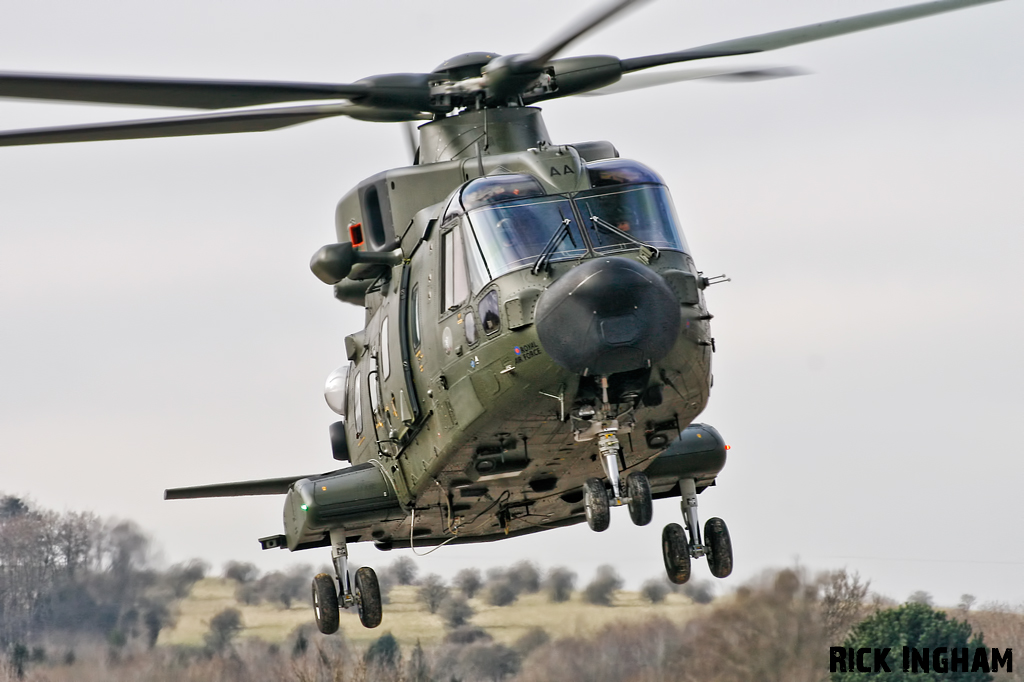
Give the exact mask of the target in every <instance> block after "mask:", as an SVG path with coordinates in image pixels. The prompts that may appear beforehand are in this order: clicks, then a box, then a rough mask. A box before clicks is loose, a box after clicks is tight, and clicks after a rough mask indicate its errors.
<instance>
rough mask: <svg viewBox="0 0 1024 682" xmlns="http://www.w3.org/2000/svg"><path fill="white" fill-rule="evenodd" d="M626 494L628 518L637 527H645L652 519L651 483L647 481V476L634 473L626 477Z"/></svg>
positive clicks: (638, 472)
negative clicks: (627, 496)
mask: <svg viewBox="0 0 1024 682" xmlns="http://www.w3.org/2000/svg"><path fill="white" fill-rule="evenodd" d="M626 494H627V495H629V518H631V519H633V523H635V524H636V525H638V526H646V525H647V524H648V523H650V522H651V519H652V518H653V517H654V503H653V502H652V501H651V482H650V481H648V480H647V474H645V473H644V472H642V471H634V472H633V473H631V474H630V475H629V476H626Z"/></svg>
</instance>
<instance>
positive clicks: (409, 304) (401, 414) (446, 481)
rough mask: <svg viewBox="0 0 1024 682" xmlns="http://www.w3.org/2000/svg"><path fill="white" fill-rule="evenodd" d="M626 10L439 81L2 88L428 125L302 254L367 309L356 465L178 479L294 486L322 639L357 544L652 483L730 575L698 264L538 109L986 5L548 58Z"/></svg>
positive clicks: (268, 119)
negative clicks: (275, 475) (312, 563)
mask: <svg viewBox="0 0 1024 682" xmlns="http://www.w3.org/2000/svg"><path fill="white" fill-rule="evenodd" d="M628 4H630V3H618V4H616V5H614V6H613V7H612V9H610V10H608V11H607V12H606V13H605V14H603V15H598V17H597V18H596V19H594V20H592V22H591V23H590V24H588V25H586V26H585V27H584V28H580V27H577V28H576V29H574V31H572V32H570V33H569V35H568V37H564V36H563V37H560V38H559V40H556V41H553V42H552V44H551V45H548V46H546V47H545V48H542V49H541V50H538V51H537V52H536V53H533V54H532V55H525V56H523V55H519V56H513V57H510V58H500V57H496V56H495V55H492V54H490V53H470V54H468V55H461V56H460V57H457V58H453V59H451V60H449V61H448V62H446V63H445V64H442V65H441V66H440V67H439V68H438V69H435V71H433V72H431V73H430V74H414V75H409V74H400V75H395V76H394V77H390V76H388V77H383V76H382V77H373V78H370V79H366V80H365V81H361V82H357V83H356V84H353V85H352V86H314V85H309V84H305V85H297V86H292V85H290V84H254V83H247V84H235V85H237V86H238V87H237V88H232V87H230V86H231V85H232V84H227V83H209V82H207V83H195V82H192V83H187V82H182V81H175V82H168V81H163V82H157V81H153V80H143V79H136V80H134V81H128V80H118V79H86V78H77V77H65V78H61V77H52V78H47V77H42V76H26V77H19V76H18V75H5V76H4V77H3V79H0V82H2V83H3V85H2V87H3V88H5V90H4V91H3V93H2V94H4V95H5V96H23V97H33V98H50V99H75V100H82V101H102V102H122V103H124V102H135V103H138V102H143V103H149V104H159V105H163V106H185V107H194V108H213V109H218V108H224V107H228V106H247V105H254V104H266V103H268V102H277V101H287V100H288V99H289V98H293V99H297V100H299V101H306V100H309V99H314V98H317V99H319V98H322V99H330V100H333V99H338V98H347V100H348V101H347V102H346V103H343V104H336V105H335V104H328V105H312V106H310V105H298V106H294V107H290V108H287V109H277V110H269V109H260V110H253V111H248V112H247V111H244V110H234V111H230V112H227V113H217V114H211V115H200V116H186V117H179V118H177V119H172V120H165V121H150V122H139V123H136V124H111V125H109V126H83V127H77V128H70V129H63V130H50V131H29V132H21V133H18V132H15V133H12V134H9V135H8V136H6V137H4V138H3V139H2V141H0V144H30V143H42V142H65V141H80V140H87V139H121V138H125V137H145V136H156V135H159V136H166V135H168V134H170V135H179V134H205V133H212V132H241V131H245V130H257V129H270V128H274V127H282V126H283V125H291V124H294V123H297V122H302V121H305V120H311V119H313V118H321V117H326V116H334V115H348V116H352V117H354V118H360V119H364V120H383V121H394V120H409V119H412V120H419V119H421V118H424V117H425V114H426V117H429V118H432V119H433V120H432V121H431V122H430V123H427V124H426V125H424V126H422V127H421V128H420V130H419V134H420V143H419V150H420V158H419V159H418V160H417V163H416V164H414V165H413V166H411V167H408V168H404V169H395V170H393V171H388V172H387V173H384V174H381V175H380V176H374V177H372V178H370V179H368V180H367V181H365V182H364V183H361V184H360V185H359V187H357V188H356V189H354V190H353V191H352V192H350V193H349V194H348V195H346V197H345V198H343V199H342V201H341V203H340V204H339V207H338V214H337V230H338V234H337V242H336V243H334V244H331V245H328V246H327V247H325V248H324V249H322V250H321V251H320V252H318V253H317V254H316V255H315V256H314V259H313V263H312V268H313V270H314V273H315V274H316V275H317V276H318V277H319V278H320V279H321V280H323V281H325V283H327V284H329V285H331V286H333V287H334V293H335V296H336V297H337V298H339V299H340V300H342V301H345V302H348V303H354V304H357V305H361V306H364V307H365V308H366V310H367V327H366V329H365V330H364V331H363V332H362V333H357V334H353V335H350V336H349V337H348V338H346V342H345V343H346V350H347V351H348V354H349V358H350V360H351V362H352V364H351V366H348V367H346V368H342V369H341V370H339V371H338V372H336V373H335V374H333V375H332V376H331V377H330V379H329V380H328V391H327V393H328V402H329V404H330V405H331V407H332V408H334V409H335V410H336V411H338V412H339V413H340V414H341V416H342V420H341V421H339V422H338V423H337V424H336V425H335V426H334V427H332V433H331V435H332V446H333V451H334V456H335V458H336V459H338V460H341V461H350V462H352V463H353V464H354V466H352V467H348V468H345V469H341V470H339V471H337V472H331V473H330V474H326V475H323V476H312V477H309V476H305V477H291V478H287V479H274V480H269V481H259V482H244V483H236V484H225V485H222V486H202V487H199V488H190V489H177V490H171V491H168V495H167V496H168V497H169V498H181V497H202V496H211V495H240V494H261V493H262V494H286V495H287V498H286V511H285V516H286V524H285V525H286V532H285V533H284V535H283V536H280V535H278V536H270V537H268V538H264V539H263V540H262V542H263V544H264V546H265V547H267V548H271V547H280V546H285V547H287V548H288V549H291V550H293V551H294V550H298V549H306V548H309V547H316V546H327V545H330V546H332V554H333V558H334V560H335V566H336V572H337V575H336V576H335V577H333V578H332V577H331V576H326V579H324V578H323V577H321V576H318V578H317V581H316V582H315V583H314V595H315V597H316V604H317V606H316V614H317V622H318V625H320V627H321V629H322V630H324V631H327V630H329V629H330V627H331V622H332V615H331V613H332V610H333V612H334V613H335V614H336V612H337V608H336V607H335V606H334V604H335V601H338V602H340V604H341V605H344V606H346V607H350V606H356V607H358V609H359V611H360V617H361V618H362V620H363V623H364V624H365V625H368V626H371V627H372V626H373V625H375V624H377V623H379V622H380V608H379V597H378V596H377V592H376V587H375V585H376V580H375V578H374V576H373V574H372V571H371V570H370V569H361V570H360V572H357V573H356V574H355V576H354V579H353V577H350V576H349V575H348V571H347V567H346V557H347V549H346V544H347V543H348V542H356V541H364V540H365V541H372V542H374V544H376V545H377V546H378V547H380V548H381V549H388V548H391V547H401V546H411V545H413V544H414V543H415V544H416V545H430V544H441V543H443V542H456V543H461V542H473V541H480V540H490V539H500V538H502V537H508V536H513V535H516V534H521V533H526V532H536V531H537V530H542V529H545V528H550V527H558V526H559V525H566V524H569V523H578V522H583V521H584V520H586V521H587V522H588V524H589V525H590V526H591V528H592V529H594V530H596V531H600V530H603V527H607V522H608V519H609V508H610V507H612V506H627V507H628V508H629V511H630V515H631V517H632V519H633V521H634V522H635V523H638V524H641V525H642V523H646V522H649V520H650V519H649V516H650V499H651V498H653V497H659V496H674V495H679V496H682V497H683V504H684V510H685V511H684V516H685V525H686V528H685V529H683V528H681V527H680V526H679V525H678V524H670V526H669V527H667V528H666V533H665V537H666V539H665V540H664V541H663V551H664V555H665V561H666V567H667V568H668V570H669V574H670V577H673V578H674V579H676V580H677V581H685V579H686V577H685V576H688V573H689V561H690V559H691V558H697V557H700V556H705V555H706V556H707V557H708V559H709V564H710V565H711V566H712V573H714V574H716V575H718V574H725V575H727V574H728V570H731V546H730V545H729V542H728V531H727V530H726V528H725V525H724V522H722V523H719V522H718V520H713V521H716V523H714V524H712V523H711V522H710V521H709V522H708V525H706V526H705V529H704V531H705V532H704V536H703V539H702V538H701V535H700V530H701V529H700V525H699V523H698V521H697V515H696V507H695V501H696V493H697V492H698V491H700V490H703V489H704V488H705V487H706V486H709V485H711V484H713V483H714V477H715V476H716V475H717V473H718V472H719V471H720V470H721V468H722V466H724V457H725V445H724V441H723V440H722V439H721V437H720V436H719V435H718V434H717V432H715V431H714V430H713V429H712V428H711V427H706V426H698V425H694V424H693V423H692V422H693V420H694V419H695V418H696V416H697V415H698V414H699V413H700V412H701V410H703V407H704V405H705V404H706V401H707V396H708V392H709V390H710V383H711V382H710V377H711V374H710V355H711V352H712V351H713V350H714V347H713V340H712V339H711V337H710V329H709V324H708V323H709V320H710V314H709V313H708V312H707V306H706V304H705V301H704V294H703V292H704V290H705V289H706V287H707V286H709V285H710V284H712V283H713V282H714V280H712V279H711V278H705V277H704V276H703V275H702V274H700V273H698V271H697V270H696V267H695V265H694V263H693V261H692V257H691V255H690V253H689V249H688V248H687V247H686V244H685V241H683V238H682V234H681V233H680V232H679V230H678V229H677V225H676V221H675V219H674V217H673V212H672V209H671V201H670V199H669V197H668V194H667V190H665V189H664V186H663V183H661V182H660V180H659V178H658V176H657V175H656V174H655V173H654V172H653V171H651V170H650V169H647V168H646V167H644V166H643V165H641V164H638V163H636V162H629V161H624V160H621V159H619V158H618V154H617V152H616V151H615V149H614V147H613V146H612V145H611V144H609V143H582V144H571V145H556V144H554V143H552V142H551V141H550V140H549V139H548V137H547V133H546V131H545V129H544V127H543V121H542V120H541V118H540V114H539V112H538V111H537V110H536V109H535V108H532V107H531V105H533V104H535V103H538V102H542V101H546V100H547V99H555V98H558V97H564V96H569V95H574V94H585V93H587V92H589V91H596V90H599V89H600V88H602V87H606V86H608V85H610V84H611V83H613V82H615V81H617V80H618V78H619V76H620V75H621V73H626V74H628V73H632V72H633V71H643V70H646V69H647V68H652V67H655V66H661V65H666V64H671V63H676V62H682V61H689V60H693V59H708V58H712V57H717V56H726V55H729V54H739V53H746V52H751V51H761V50H765V49H773V48H774V47H783V46H786V45H790V44H796V42H804V41H806V40H813V39H819V38H824V37H829V36H831V35H839V34H840V33H843V32H850V31H852V30H861V29H863V28H870V27H873V26H878V25H884V24H886V23H893V22H895V21H902V20H905V19H909V18H916V17H917V16H925V15H927V14H931V13H937V12H940V11H947V10H950V9H957V8H960V7H963V6H966V5H969V4H978V3H962V2H959V3H950V2H940V3H928V4H926V5H921V6H916V7H917V8H918V9H916V10H914V11H909V9H910V8H903V9H901V10H891V11H888V12H881V13H876V14H873V15H867V16H866V17H859V18H858V17H855V18H852V19H848V20H843V21H846V22H849V23H846V24H843V23H842V21H840V22H836V23H834V24H831V25H827V26H828V28H821V29H820V30H819V31H818V32H817V33H815V32H814V31H811V30H810V27H804V28H802V29H793V30H791V32H786V31H783V32H780V34H783V35H779V34H769V36H770V37H769V36H757V37H754V38H751V39H741V40H740V41H729V42H728V43H724V44H716V45H712V46H705V47H704V48H696V49H695V50H686V51H682V52H680V53H672V54H671V55H658V56H655V57H657V58H655V57H650V58H635V59H633V60H630V59H624V60H619V59H617V58H608V57H593V58H570V59H554V55H555V54H557V53H558V51H560V50H561V49H562V48H563V47H564V46H565V44H567V43H568V41H569V40H571V39H572V38H574V37H575V36H576V35H578V34H581V33H582V32H583V31H585V30H590V28H592V27H593V26H596V25H597V24H598V23H600V22H601V21H603V20H605V19H607V18H609V17H610V16H612V15H613V14H614V13H615V12H617V11H620V10H621V9H622V8H624V7H625V6H626V5H628ZM867 17H872V18H871V19H868V18H867ZM757 39H760V40H761V42H760V43H758V40H757ZM619 72H621V73H619ZM55 92H56V93H57V94H60V95H61V96H59V97H58V96H55ZM275 98H276V99H275ZM650 273H655V274H656V275H657V277H654V276H652V275H651V274H650ZM622 290H624V291H622ZM610 292H614V294H615V295H614V296H612V295H610ZM574 306H576V307H574ZM588 310H589V311H591V312H589V313H588V312H587V311H588ZM709 446H710V447H709ZM321 493H323V494H321ZM709 528H710V532H709ZM670 529H671V530H670ZM720 577H721V576H720ZM353 582H354V585H353ZM332 589H333V590H334V592H333V594H334V596H333V597H332ZM338 595H340V596H338ZM333 618H334V620H336V617H333Z"/></svg>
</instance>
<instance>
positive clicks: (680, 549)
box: [661, 523, 690, 585]
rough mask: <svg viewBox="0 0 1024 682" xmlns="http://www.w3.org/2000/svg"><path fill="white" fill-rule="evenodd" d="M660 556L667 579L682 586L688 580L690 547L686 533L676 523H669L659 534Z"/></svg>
mask: <svg viewBox="0 0 1024 682" xmlns="http://www.w3.org/2000/svg"><path fill="white" fill-rule="evenodd" d="M661 555H662V558H663V559H665V572H666V573H668V579H669V580H671V581H672V582H674V583H675V584H676V585H682V584H683V583H685V582H686V581H687V580H689V579H690V547H689V544H688V543H687V542H686V533H685V532H684V531H683V527H682V526H680V525H679V524H678V523H670V524H668V525H667V526H665V530H663V531H662V532H661Z"/></svg>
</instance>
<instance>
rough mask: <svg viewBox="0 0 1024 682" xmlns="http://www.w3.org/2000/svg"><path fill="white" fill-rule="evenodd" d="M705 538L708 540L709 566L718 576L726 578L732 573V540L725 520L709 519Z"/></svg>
mask: <svg viewBox="0 0 1024 682" xmlns="http://www.w3.org/2000/svg"><path fill="white" fill-rule="evenodd" d="M704 539H705V540H707V543H708V545H707V548H708V568H710V569H711V575H713V576H715V577H716V578H725V577H726V576H728V575H729V574H730V573H732V540H730V539H729V529H728V528H727V527H726V525H725V521H723V520H722V519H719V518H717V517H716V518H711V519H708V522H707V523H705V524H704Z"/></svg>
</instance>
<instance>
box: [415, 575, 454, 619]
mask: <svg viewBox="0 0 1024 682" xmlns="http://www.w3.org/2000/svg"><path fill="white" fill-rule="evenodd" d="M448 594H449V590H448V587H447V586H446V585H445V584H444V579H443V578H442V577H441V576H439V575H437V574H436V573H431V574H430V575H428V576H427V577H426V578H424V579H423V581H422V582H421V583H420V589H419V590H417V591H416V598H417V599H419V600H420V601H421V602H423V604H424V605H425V606H426V607H427V611H430V612H431V613H437V609H438V607H440V606H441V602H443V601H444V600H445V599H447V598H448Z"/></svg>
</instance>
